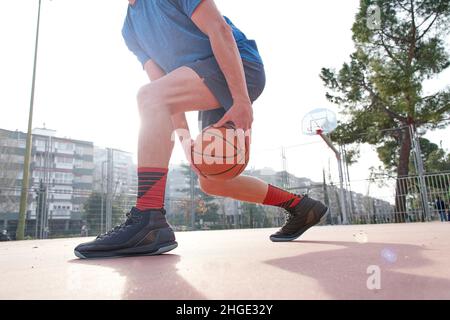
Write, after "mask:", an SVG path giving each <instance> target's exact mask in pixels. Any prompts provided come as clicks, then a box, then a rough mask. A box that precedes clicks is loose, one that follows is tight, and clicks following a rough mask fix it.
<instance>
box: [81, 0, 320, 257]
mask: <svg viewBox="0 0 450 320" xmlns="http://www.w3.org/2000/svg"><path fill="white" fill-rule="evenodd" d="M128 2H129V5H128V12H127V16H126V19H125V23H124V26H123V30H122V34H123V37H124V39H125V42H126V44H127V46H128V48H129V49H130V51H132V52H133V53H134V54H135V55H136V57H137V58H138V60H139V61H140V62H141V64H142V65H143V68H144V70H145V71H146V72H147V74H148V77H149V79H150V81H151V83H149V84H147V85H145V86H143V87H142V88H141V89H140V90H139V92H138V96H137V100H138V108H139V112H140V118H141V128H140V133H139V142H138V197H137V202H136V206H135V207H134V208H132V209H131V212H130V213H129V214H128V219H127V220H126V222H125V223H124V224H122V225H120V226H117V227H115V228H114V229H113V230H111V231H109V232H107V233H106V234H103V235H100V236H98V237H97V238H96V239H95V240H94V241H91V242H88V243H84V244H81V245H79V246H78V247H77V248H75V254H76V255H77V256H78V257H80V258H96V257H113V256H126V255H153V254H161V253H164V252H168V251H170V250H172V249H174V248H175V247H176V246H177V242H176V241H175V235H174V233H173V230H172V229H171V227H170V226H169V224H168V223H167V221H166V218H165V211H164V191H165V184H166V176H167V170H168V169H167V168H168V165H169V160H170V156H171V153H172V149H173V144H174V143H173V141H172V140H171V136H172V133H173V132H174V131H175V130H181V129H184V130H188V129H189V128H188V125H187V122H186V118H185V112H188V111H199V119H200V120H201V124H202V128H205V127H208V126H210V125H214V126H216V127H219V126H222V125H224V124H226V123H229V122H232V123H233V124H234V126H235V127H236V128H237V129H242V130H244V131H247V130H250V129H251V126H252V122H253V111H252V103H253V102H254V101H255V100H256V99H257V98H258V97H259V95H260V94H261V93H262V91H263V89H264V86H265V72H264V66H263V62H262V59H261V57H260V55H259V53H258V49H257V46H256V43H255V42H254V41H253V40H249V39H247V38H246V36H245V35H244V33H242V32H241V31H240V30H239V29H238V28H237V27H236V26H234V25H233V23H232V22H231V21H230V20H229V19H228V18H226V17H223V16H222V15H221V14H220V12H219V10H218V9H217V7H216V5H215V3H214V1H213V0H128ZM180 139H181V140H182V142H183V144H185V142H186V141H188V143H187V145H190V141H191V138H190V136H188V137H180ZM185 145H186V144H185ZM187 153H189V151H187ZM199 181H200V186H201V188H202V190H203V191H204V192H205V193H207V194H210V195H216V196H222V197H230V198H233V199H236V200H240V201H246V202H252V203H259V204H265V205H272V206H278V207H282V208H284V209H286V212H287V219H286V223H285V225H284V226H283V227H282V228H281V229H280V230H279V231H278V232H277V233H275V234H273V235H271V237H270V239H271V240H272V241H291V240H294V239H296V238H298V237H299V236H300V235H301V234H303V233H304V232H305V231H306V230H307V229H309V228H310V227H312V226H313V225H315V224H317V223H319V221H320V220H321V218H322V217H323V216H324V215H325V213H326V211H327V208H326V207H325V206H324V205H323V204H322V203H320V202H319V201H315V200H313V199H310V198H308V197H307V196H300V195H295V194H291V193H289V192H287V191H284V190H281V189H279V188H277V187H274V186H271V185H268V184H267V183H265V182H263V181H261V180H259V179H256V178H253V177H245V176H239V177H237V178H234V179H232V180H229V181H224V182H214V181H212V180H209V179H206V178H205V177H203V176H202V175H199Z"/></svg>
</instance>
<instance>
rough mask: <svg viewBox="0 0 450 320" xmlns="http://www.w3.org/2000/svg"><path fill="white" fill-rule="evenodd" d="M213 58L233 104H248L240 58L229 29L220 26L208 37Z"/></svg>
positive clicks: (248, 99)
mask: <svg viewBox="0 0 450 320" xmlns="http://www.w3.org/2000/svg"><path fill="white" fill-rule="evenodd" d="M209 39H210V41H211V47H212V50H213V53H214V56H215V58H216V60H217V63H218V64H219V67H220V69H221V70H222V72H223V74H224V76H225V79H226V80H227V84H228V87H229V89H230V92H231V96H232V97H233V100H234V102H235V103H236V102H238V101H245V102H250V98H249V96H248V91H247V83H246V81H245V72H244V67H243V65H242V58H241V55H240V53H239V50H238V47H237V44H236V40H235V39H234V37H233V32H232V31H231V28H230V27H229V26H228V25H226V26H221V27H219V28H218V30H217V32H215V33H214V34H213V35H211V36H210V38H209Z"/></svg>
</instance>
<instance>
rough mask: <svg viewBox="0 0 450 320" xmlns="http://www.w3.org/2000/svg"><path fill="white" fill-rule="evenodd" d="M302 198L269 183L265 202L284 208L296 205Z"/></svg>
mask: <svg viewBox="0 0 450 320" xmlns="http://www.w3.org/2000/svg"><path fill="white" fill-rule="evenodd" d="M301 200H302V197H301V196H298V195H296V194H293V193H290V192H288V191H285V190H282V189H280V188H277V187H274V186H272V185H270V184H269V190H267V195H266V198H265V199H264V202H263V204H266V205H270V206H275V207H280V208H284V209H290V208H293V207H295V206H296V205H297V204H298V203H299V202H300V201H301Z"/></svg>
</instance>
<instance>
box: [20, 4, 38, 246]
mask: <svg viewBox="0 0 450 320" xmlns="http://www.w3.org/2000/svg"><path fill="white" fill-rule="evenodd" d="M40 20H41V0H39V6H38V16H37V27H36V41H35V46H34V64H33V77H32V81H31V98H30V111H29V113H28V132H27V142H26V147H25V159H24V166H23V176H22V190H21V193H20V208H19V221H18V223H17V230H16V239H17V240H23V239H24V238H25V219H26V214H27V207H28V188H29V185H30V181H29V177H30V162H31V143H32V127H33V106H34V89H35V83H36V65H37V55H38V47H39V26H40Z"/></svg>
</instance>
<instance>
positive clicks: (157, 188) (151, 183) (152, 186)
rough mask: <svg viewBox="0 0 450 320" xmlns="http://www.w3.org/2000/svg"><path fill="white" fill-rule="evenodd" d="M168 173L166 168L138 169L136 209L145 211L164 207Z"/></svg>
mask: <svg viewBox="0 0 450 320" xmlns="http://www.w3.org/2000/svg"><path fill="white" fill-rule="evenodd" d="M167 172H168V169H166V168H138V196H137V201H136V208H138V209H139V210H141V211H143V210H148V209H162V208H163V207H164V194H165V191H166V179H167Z"/></svg>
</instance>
